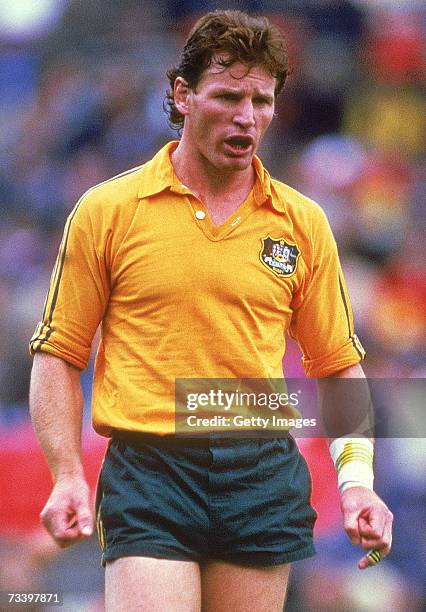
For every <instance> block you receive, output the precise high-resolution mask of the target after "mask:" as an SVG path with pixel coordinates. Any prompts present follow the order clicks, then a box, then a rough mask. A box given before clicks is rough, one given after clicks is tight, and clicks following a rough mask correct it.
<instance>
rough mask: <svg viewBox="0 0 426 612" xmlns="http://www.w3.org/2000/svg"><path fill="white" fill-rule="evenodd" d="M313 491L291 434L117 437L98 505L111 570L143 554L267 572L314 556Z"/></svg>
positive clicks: (105, 465)
mask: <svg viewBox="0 0 426 612" xmlns="http://www.w3.org/2000/svg"><path fill="white" fill-rule="evenodd" d="M310 493H311V482H310V475H309V472H308V469H307V466H306V462H305V460H304V459H303V457H302V455H301V454H300V453H299V450H298V448H297V446H296V443H295V441H294V440H293V438H292V437H291V436H289V437H286V438H275V439H265V438H258V439H250V440H247V439H244V440H241V439H229V438H228V439H223V438H210V439H203V440H201V439H199V440H196V439H195V440H187V439H176V438H174V437H167V438H162V437H160V436H155V435H145V434H141V435H138V434H129V435H126V434H122V435H117V436H116V437H114V438H113V439H112V440H111V442H110V445H109V447H108V451H107V453H106V456H105V460H104V463H103V467H102V470H101V474H100V478H99V485H98V491H97V499H96V509H97V519H98V520H97V526H98V535H99V540H100V543H101V547H102V550H103V555H102V563H103V565H105V564H106V563H107V562H108V561H112V560H114V559H118V558H120V557H129V556H144V557H156V558H161V559H181V560H196V561H199V562H202V561H203V560H206V559H222V560H225V561H229V562H233V563H237V564H245V565H262V566H264V565H277V564H280V563H288V562H291V561H297V560H299V559H304V558H306V557H310V556H312V555H313V554H315V549H314V546H313V527H314V523H315V519H316V513H315V511H314V510H313V508H312V507H311V505H310Z"/></svg>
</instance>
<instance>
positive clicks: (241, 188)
mask: <svg viewBox="0 0 426 612" xmlns="http://www.w3.org/2000/svg"><path fill="white" fill-rule="evenodd" d="M171 161H172V165H173V169H174V171H175V173H176V176H177V177H178V179H179V180H180V181H181V183H182V184H184V185H186V187H188V188H189V189H190V190H191V191H192V192H193V193H194V195H195V196H196V197H197V198H198V199H199V200H201V201H202V202H203V203H204V204H205V206H207V208H208V209H209V212H210V213H211V216H212V218H213V221H214V222H215V223H216V222H219V223H221V222H223V221H224V220H225V219H226V218H227V217H229V216H230V215H231V214H232V213H233V212H234V211H235V210H236V209H237V208H238V207H239V206H240V204H242V202H244V200H245V199H246V198H247V196H248V194H249V193H250V191H251V190H252V188H253V185H254V182H255V176H256V175H255V170H254V168H253V166H252V165H251V166H250V167H248V168H246V169H245V170H240V171H228V172H226V171H223V172H220V171H218V170H217V169H216V168H215V167H214V166H212V165H211V164H209V163H208V162H207V160H204V159H202V158H200V157H199V156H198V155H197V152H195V153H193V152H192V151H191V150H189V147H186V146H185V143H184V142H182V141H181V142H180V143H179V145H178V147H177V148H176V149H175V151H174V152H173V153H172V156H171Z"/></svg>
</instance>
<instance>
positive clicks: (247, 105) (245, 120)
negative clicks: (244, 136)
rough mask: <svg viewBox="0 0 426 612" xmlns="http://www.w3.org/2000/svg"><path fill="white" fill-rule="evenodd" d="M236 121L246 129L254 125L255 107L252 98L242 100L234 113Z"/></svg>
mask: <svg viewBox="0 0 426 612" xmlns="http://www.w3.org/2000/svg"><path fill="white" fill-rule="evenodd" d="M234 123H236V124H237V125H240V126H241V127H244V128H246V129H247V128H249V127H253V126H254V124H255V121H254V109H253V103H252V101H251V100H243V101H241V104H239V106H238V109H237V112H236V113H235V115H234Z"/></svg>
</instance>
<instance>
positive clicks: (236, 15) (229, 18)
mask: <svg viewBox="0 0 426 612" xmlns="http://www.w3.org/2000/svg"><path fill="white" fill-rule="evenodd" d="M218 52H221V53H222V52H223V53H225V54H226V59H225V58H219V60H218V63H219V64H220V65H221V66H223V67H224V68H227V67H228V66H231V65H232V64H234V63H235V62H241V63H242V64H245V65H247V66H252V65H254V64H257V65H259V64H260V65H262V66H264V67H265V68H266V69H267V70H268V71H269V73H270V74H271V75H272V76H273V77H275V78H276V81H277V82H276V87H275V95H278V94H279V93H280V91H281V90H282V88H283V87H284V83H285V80H286V78H287V76H288V74H289V72H290V70H289V62H288V51H287V44H286V41H285V38H284V35H283V33H282V32H281V31H280V30H279V29H278V28H277V27H275V26H274V25H272V24H271V23H270V22H269V20H268V19H267V18H266V17H254V16H252V15H248V14H247V13H243V12H242V11H214V12H211V13H207V14H206V15H204V16H203V17H201V19H199V20H198V21H197V23H196V24H195V25H194V27H193V28H192V30H191V32H190V34H189V36H188V39H187V41H186V43H185V46H184V48H183V51H182V56H181V60H180V64H179V65H178V66H173V67H172V68H170V69H169V70H168V71H167V73H166V74H167V77H168V79H169V83H170V89H169V90H168V91H167V93H166V97H165V100H164V110H165V111H166V113H167V114H168V117H169V124H170V126H171V127H172V128H173V129H181V128H182V127H183V122H184V116H183V115H182V114H181V113H180V112H179V111H178V110H177V108H176V106H175V103H174V98H173V87H174V83H175V80H176V77H178V76H180V77H182V78H183V79H185V81H186V82H187V83H188V86H189V87H190V88H191V89H193V90H195V89H196V87H197V85H198V83H199V81H200V78H201V76H202V73H203V72H204V70H206V68H208V67H209V66H210V64H211V61H212V57H213V55H214V54H216V53H218Z"/></svg>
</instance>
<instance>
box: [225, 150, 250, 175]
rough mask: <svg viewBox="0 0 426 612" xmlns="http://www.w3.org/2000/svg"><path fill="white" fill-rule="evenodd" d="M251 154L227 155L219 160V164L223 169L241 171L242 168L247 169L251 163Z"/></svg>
mask: <svg viewBox="0 0 426 612" xmlns="http://www.w3.org/2000/svg"><path fill="white" fill-rule="evenodd" d="M252 161H253V155H251V154H250V155H244V156H242V155H240V156H238V157H237V156H235V157H233V156H230V155H227V156H226V157H225V158H224V159H223V160H221V164H220V165H221V166H222V169H223V170H228V171H234V172H241V171H242V170H247V168H249V167H250V166H251V164H252Z"/></svg>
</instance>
